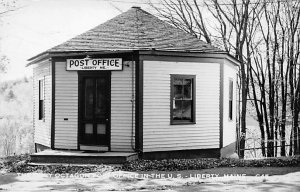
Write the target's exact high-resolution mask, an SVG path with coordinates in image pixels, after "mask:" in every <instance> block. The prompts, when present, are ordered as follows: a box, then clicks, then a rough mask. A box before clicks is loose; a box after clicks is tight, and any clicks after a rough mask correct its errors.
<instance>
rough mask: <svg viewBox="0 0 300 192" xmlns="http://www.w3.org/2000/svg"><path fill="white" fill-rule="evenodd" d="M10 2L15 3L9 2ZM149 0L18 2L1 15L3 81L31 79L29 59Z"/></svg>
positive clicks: (38, 0)
mask: <svg viewBox="0 0 300 192" xmlns="http://www.w3.org/2000/svg"><path fill="white" fill-rule="evenodd" d="M6 1H8V2H10V1H13V0H6ZM146 2H147V0H17V3H16V5H15V6H16V7H17V10H15V11H13V12H9V13H7V14H5V15H2V16H1V18H0V19H1V21H0V22H1V23H0V52H1V54H2V55H5V56H7V58H8V59H9V61H10V63H9V66H8V70H7V73H6V74H4V76H2V77H1V79H2V80H12V79H19V78H23V77H24V76H27V77H28V76H32V67H26V64H27V63H28V61H27V59H29V58H31V57H33V56H35V55H37V54H39V53H41V52H43V51H46V50H47V49H49V48H51V47H53V46H55V45H58V44H60V43H63V42H64V41H66V40H68V39H70V38H72V37H74V36H76V35H79V34H81V33H83V32H85V31H87V30H89V29H91V28H93V27H95V26H97V25H99V24H101V23H103V22H105V21H107V20H109V19H111V18H113V17H115V16H117V15H118V14H120V13H121V12H122V11H123V12H125V11H127V10H128V9H130V8H131V7H132V6H139V7H141V8H142V9H145V10H146V11H149V6H148V5H147V4H146Z"/></svg>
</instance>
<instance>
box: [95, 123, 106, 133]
mask: <svg viewBox="0 0 300 192" xmlns="http://www.w3.org/2000/svg"><path fill="white" fill-rule="evenodd" d="M97 134H106V124H97Z"/></svg>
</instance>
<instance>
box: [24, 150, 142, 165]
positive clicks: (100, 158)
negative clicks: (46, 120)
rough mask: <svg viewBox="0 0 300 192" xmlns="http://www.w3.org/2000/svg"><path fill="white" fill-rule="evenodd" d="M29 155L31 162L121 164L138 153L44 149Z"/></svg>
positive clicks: (136, 157)
mask: <svg viewBox="0 0 300 192" xmlns="http://www.w3.org/2000/svg"><path fill="white" fill-rule="evenodd" d="M30 156H31V162H32V163H61V164H123V163H125V162H127V161H133V160H136V159H138V154H137V153H133V152H103V153H96V152H95V153H94V152H84V151H64V150H45V151H40V152H38V153H34V154H32V155H30Z"/></svg>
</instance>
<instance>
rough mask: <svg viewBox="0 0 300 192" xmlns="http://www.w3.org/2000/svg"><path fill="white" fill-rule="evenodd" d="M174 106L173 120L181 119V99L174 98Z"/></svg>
mask: <svg viewBox="0 0 300 192" xmlns="http://www.w3.org/2000/svg"><path fill="white" fill-rule="evenodd" d="M174 103H175V106H174V108H173V120H181V119H182V101H180V100H179V101H178V100H174Z"/></svg>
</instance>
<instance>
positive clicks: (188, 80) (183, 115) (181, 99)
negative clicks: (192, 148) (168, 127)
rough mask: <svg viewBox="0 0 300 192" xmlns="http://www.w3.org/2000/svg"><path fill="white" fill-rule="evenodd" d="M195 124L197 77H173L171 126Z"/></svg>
mask: <svg viewBox="0 0 300 192" xmlns="http://www.w3.org/2000/svg"><path fill="white" fill-rule="evenodd" d="M189 123H195V75H171V124H189Z"/></svg>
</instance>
